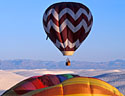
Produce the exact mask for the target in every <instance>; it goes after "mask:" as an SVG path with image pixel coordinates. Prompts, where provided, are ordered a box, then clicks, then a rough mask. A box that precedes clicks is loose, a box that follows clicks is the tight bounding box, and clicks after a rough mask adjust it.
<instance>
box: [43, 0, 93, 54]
mask: <svg viewBox="0 0 125 96" xmlns="http://www.w3.org/2000/svg"><path fill="white" fill-rule="evenodd" d="M92 23H93V16H92V14H91V12H90V10H89V9H88V8H87V7H86V6H85V5H83V4H81V3H75V2H61V3H56V4H53V5H51V6H50V7H48V8H47V9H46V11H45V13H44V15H43V25H44V30H45V32H46V34H47V37H49V39H50V40H51V41H52V42H53V43H54V45H55V46H56V47H57V48H58V49H59V50H60V51H61V52H62V54H63V55H64V56H68V55H73V53H74V52H75V51H76V49H77V48H78V47H79V46H80V45H81V43H82V42H83V41H84V40H85V39H86V37H87V36H88V34H89V33H90V30H91V27H92Z"/></svg>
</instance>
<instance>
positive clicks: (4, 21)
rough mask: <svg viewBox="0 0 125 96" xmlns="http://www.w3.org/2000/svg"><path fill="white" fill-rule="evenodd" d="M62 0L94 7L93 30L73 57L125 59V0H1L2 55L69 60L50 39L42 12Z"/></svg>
mask: <svg viewBox="0 0 125 96" xmlns="http://www.w3.org/2000/svg"><path fill="white" fill-rule="evenodd" d="M60 1H66V2H68V1H74V2H81V3H82V4H84V5H86V6H87V7H89V8H90V10H91V12H92V14H93V17H94V23H93V27H92V30H91V33H90V34H89V36H88V37H87V39H86V40H85V41H84V42H83V43H82V45H81V46H80V47H79V48H78V49H77V50H76V52H75V53H74V55H73V56H70V57H69V58H70V59H71V60H81V61H109V60H115V59H125V0H0V59H1V60H6V59H35V60H49V61H50V60H52V61H56V60H57V61H60V60H65V59H66V57H64V56H63V55H62V53H61V52H60V51H59V50H58V49H57V48H56V47H55V46H54V44H53V43H52V42H51V41H50V40H46V33H45V32H44V30H43V25H42V16H43V13H44V11H45V9H46V8H47V7H48V6H50V5H51V4H53V3H56V2H60Z"/></svg>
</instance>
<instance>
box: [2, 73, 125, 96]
mask: <svg viewBox="0 0 125 96" xmlns="http://www.w3.org/2000/svg"><path fill="white" fill-rule="evenodd" d="M2 96H124V95H123V94H122V93H120V92H119V91H118V90H117V89H116V88H115V87H113V86H112V85H110V84H108V83H106V82H104V81H102V80H99V79H96V78H92V77H81V76H78V75H72V74H63V75H43V76H35V77H31V78H28V79H26V80H24V81H22V82H20V83H18V84H17V85H15V86H14V87H12V88H10V89H9V90H8V91H6V92H5V93H4V94H3V95H2Z"/></svg>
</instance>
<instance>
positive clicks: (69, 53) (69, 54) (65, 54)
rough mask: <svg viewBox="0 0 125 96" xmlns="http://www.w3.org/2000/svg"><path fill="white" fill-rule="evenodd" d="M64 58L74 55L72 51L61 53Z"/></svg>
mask: <svg viewBox="0 0 125 96" xmlns="http://www.w3.org/2000/svg"><path fill="white" fill-rule="evenodd" d="M61 52H62V54H63V55H64V56H71V55H73V54H74V51H61Z"/></svg>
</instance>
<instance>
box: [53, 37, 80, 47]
mask: <svg viewBox="0 0 125 96" xmlns="http://www.w3.org/2000/svg"><path fill="white" fill-rule="evenodd" d="M80 44H81V43H80V42H79V40H77V41H76V42H74V43H72V42H70V41H69V40H68V39H67V40H66V41H65V42H64V43H61V42H59V41H58V40H56V43H55V45H56V47H57V48H60V47H62V48H66V47H67V46H68V47H69V48H73V47H76V48H78V47H79V46H80Z"/></svg>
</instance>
